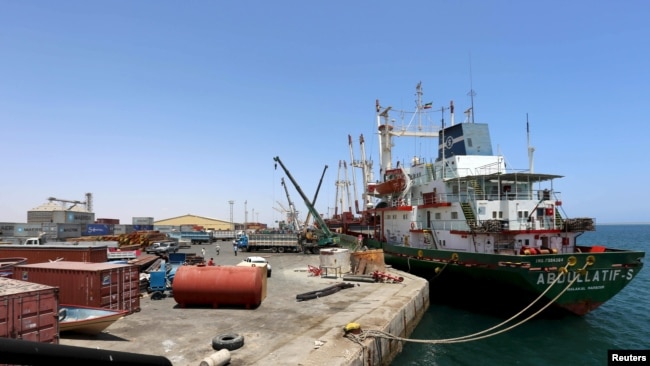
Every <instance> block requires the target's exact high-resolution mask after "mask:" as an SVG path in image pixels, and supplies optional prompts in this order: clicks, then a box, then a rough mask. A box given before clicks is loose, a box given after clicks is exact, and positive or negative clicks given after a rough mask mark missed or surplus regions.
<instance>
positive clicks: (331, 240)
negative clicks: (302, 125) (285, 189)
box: [273, 156, 341, 254]
mask: <svg viewBox="0 0 650 366" xmlns="http://www.w3.org/2000/svg"><path fill="white" fill-rule="evenodd" d="M273 160H274V161H275V162H276V169H277V164H280V167H282V170H284V173H285V174H286V175H287V177H288V178H289V180H290V181H291V183H293V186H294V187H295V188H296V190H297V191H298V194H300V197H301V198H302V199H303V201H304V203H305V206H307V209H308V210H309V213H311V215H312V216H313V217H314V221H316V222H317V223H318V227H319V229H320V230H321V231H322V233H323V235H321V236H320V237H319V238H318V241H317V246H316V247H313V248H310V249H311V252H312V253H314V254H315V253H318V251H319V250H320V248H323V247H337V246H339V244H340V242H341V238H340V237H339V236H338V235H335V234H334V233H332V231H331V230H330V229H329V228H328V227H327V225H326V224H325V221H323V218H322V217H321V216H320V214H319V213H318V211H316V208H315V207H314V205H312V203H311V202H310V201H309V198H307V196H306V195H305V193H304V192H303V191H302V188H300V186H299V185H298V183H297V182H296V180H295V179H293V176H292V175H291V173H289V170H288V169H287V167H285V166H284V163H282V160H280V157H279V156H276V157H274V158H273ZM305 250H306V249H305Z"/></svg>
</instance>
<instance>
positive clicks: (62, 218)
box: [52, 211, 95, 224]
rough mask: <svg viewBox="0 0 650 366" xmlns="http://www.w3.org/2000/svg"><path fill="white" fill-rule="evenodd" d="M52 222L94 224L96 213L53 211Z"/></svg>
mask: <svg viewBox="0 0 650 366" xmlns="http://www.w3.org/2000/svg"><path fill="white" fill-rule="evenodd" d="M52 222H56V223H60V224H92V223H94V222H95V214H94V213H92V212H78V211H53V212H52Z"/></svg>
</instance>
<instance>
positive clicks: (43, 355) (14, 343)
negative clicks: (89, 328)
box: [0, 338, 172, 366]
mask: <svg viewBox="0 0 650 366" xmlns="http://www.w3.org/2000/svg"><path fill="white" fill-rule="evenodd" d="M0 363H2V364H16V365H45V366H51V365H67V366H69V365H93V366H103V365H107V366H108V365H110V366H115V365H133V366H137V365H160V366H172V363H171V361H169V360H168V359H167V358H166V357H164V356H154V355H143V354H139V353H129V352H118V351H109V350H101V349H94V348H85V347H76V346H66V345H60V344H51V343H40V342H32V341H26V340H20V339H10V338H0Z"/></svg>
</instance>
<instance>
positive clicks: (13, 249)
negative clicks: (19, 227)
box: [0, 242, 108, 263]
mask: <svg viewBox="0 0 650 366" xmlns="http://www.w3.org/2000/svg"><path fill="white" fill-rule="evenodd" d="M3 257H23V258H27V263H44V262H49V261H55V260H64V261H76V262H95V263H99V262H106V261H107V260H108V246H107V245H88V244H84V243H83V242H81V243H79V244H77V245H75V244H69V245H67V244H66V245H48V244H45V245H0V258H3Z"/></svg>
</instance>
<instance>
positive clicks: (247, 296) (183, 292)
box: [172, 266, 262, 309]
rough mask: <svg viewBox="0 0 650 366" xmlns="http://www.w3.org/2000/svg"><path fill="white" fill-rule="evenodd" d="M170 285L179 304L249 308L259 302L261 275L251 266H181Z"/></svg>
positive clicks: (257, 304)
mask: <svg viewBox="0 0 650 366" xmlns="http://www.w3.org/2000/svg"><path fill="white" fill-rule="evenodd" d="M172 289H173V291H172V293H173V295H174V300H176V302H177V303H178V304H179V305H180V306H181V307H187V306H196V305H209V306H212V307H213V308H217V307H219V306H223V305H226V306H244V307H245V308H246V309H251V308H256V307H258V306H259V305H260V304H261V303H262V277H261V276H260V272H259V271H258V270H257V268H253V267H240V266H216V267H215V266H181V267H179V268H178V270H177V271H176V275H175V276H174V282H173V284H172Z"/></svg>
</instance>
